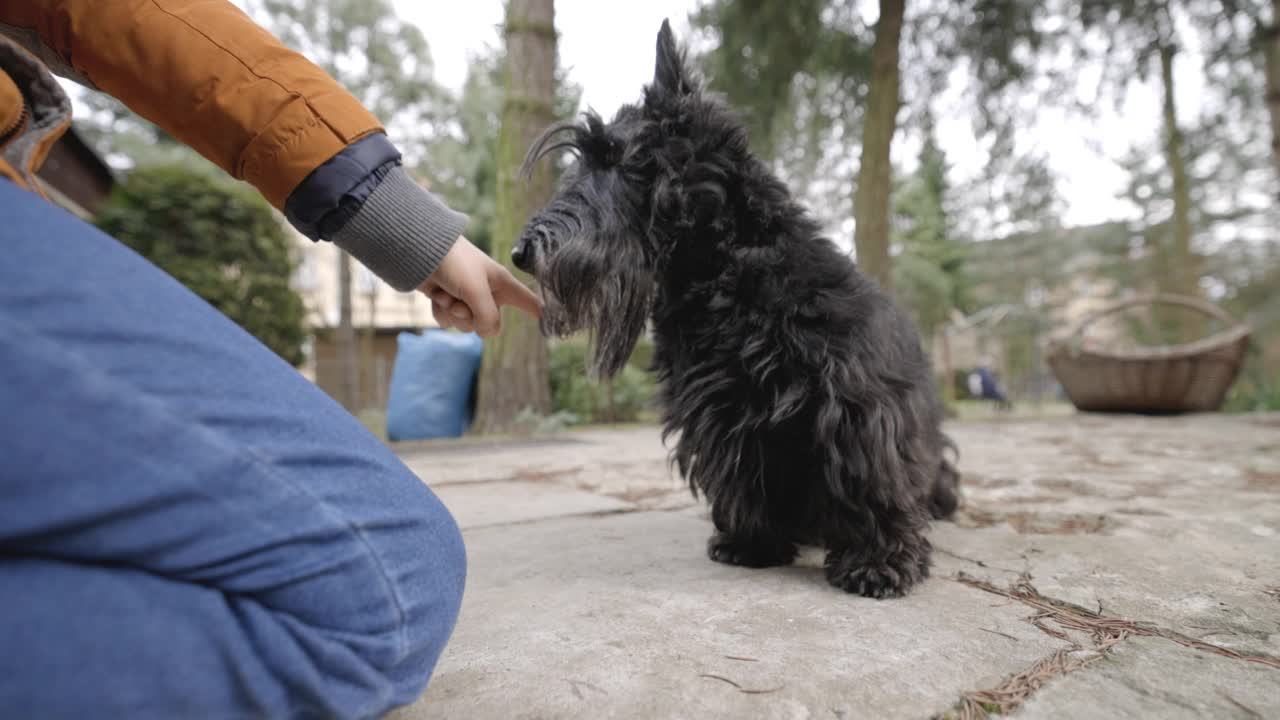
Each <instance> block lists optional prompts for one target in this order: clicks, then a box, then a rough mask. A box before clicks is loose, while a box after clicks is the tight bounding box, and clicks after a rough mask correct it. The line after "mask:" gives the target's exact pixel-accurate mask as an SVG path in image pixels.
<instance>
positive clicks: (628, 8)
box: [396, 0, 1203, 224]
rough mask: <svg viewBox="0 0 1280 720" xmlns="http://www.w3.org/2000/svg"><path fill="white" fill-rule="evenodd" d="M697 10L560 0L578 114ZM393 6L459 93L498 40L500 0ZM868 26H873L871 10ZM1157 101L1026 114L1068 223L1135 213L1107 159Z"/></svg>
mask: <svg viewBox="0 0 1280 720" xmlns="http://www.w3.org/2000/svg"><path fill="white" fill-rule="evenodd" d="M698 4H699V2H698V0H649V1H648V2H621V1H619V0H558V1H557V2H556V27H557V29H558V30H559V31H560V61H561V64H562V65H564V66H565V67H566V68H567V69H568V72H569V76H570V78H571V79H572V80H573V81H574V82H576V83H577V84H578V85H579V86H580V87H581V88H582V92H583V95H582V102H583V105H584V107H586V106H590V107H593V108H595V109H596V110H597V111H599V112H600V113H602V114H603V115H605V117H609V116H610V115H611V114H612V113H613V111H614V110H615V109H616V108H617V107H618V106H619V105H620V104H622V103H625V102H630V101H632V100H634V99H636V98H638V97H639V93H640V87H641V85H642V84H644V83H645V82H646V81H648V80H649V79H650V78H651V77H652V73H653V52H654V50H653V47H654V38H655V35H656V34H657V30H658V27H659V26H660V25H661V23H662V20H663V18H670V19H671V24H672V27H673V28H674V29H675V31H676V35H677V37H687V36H688V21H687V18H688V15H689V13H690V11H691V10H693V9H694V8H696V7H697V6H698ZM396 7H397V9H398V10H399V12H400V13H401V15H402V16H403V17H404V18H405V19H407V20H410V21H412V22H414V23H416V24H418V25H419V26H420V27H421V28H422V30H423V32H424V33H425V34H426V37H427V41H428V43H429V44H430V48H431V55H432V59H433V60H434V62H435V68H436V77H437V79H438V80H439V81H440V82H441V83H442V84H443V85H445V86H446V87H450V88H453V89H457V88H460V87H461V85H462V82H463V80H464V79H465V77H466V71H467V63H468V58H469V56H470V55H471V54H473V53H475V52H477V51H479V50H482V49H483V48H485V47H493V46H495V45H496V44H497V43H498V41H499V37H498V33H497V29H496V28H497V26H498V25H499V23H501V22H502V13H503V8H502V2H501V0H471V1H470V2H467V3H461V2H456V0H455V1H450V2H442V1H441V0H434V1H431V2H423V1H422V0H396ZM867 19H868V20H870V21H874V19H875V11H874V9H871V10H870V11H869V16H868V18H867ZM1193 62H1194V61H1193V60H1191V59H1190V58H1189V57H1188V56H1186V55H1184V56H1180V58H1179V63H1180V64H1179V66H1178V78H1177V80H1178V82H1179V86H1178V98H1177V99H1178V102H1179V113H1180V115H1181V116H1182V118H1183V121H1184V122H1187V121H1189V120H1190V119H1191V118H1193V117H1195V115H1196V114H1197V113H1198V109H1199V108H1198V106H1199V96H1200V93H1201V91H1202V89H1203V80H1202V77H1201V75H1200V73H1199V72H1198V71H1197V68H1195V67H1193ZM959 94H960V90H959V89H955V90H953V91H952V92H950V93H948V94H946V95H944V96H943V97H942V98H940V99H939V102H938V105H937V106H936V109H937V110H939V111H940V112H938V117H939V143H940V144H941V145H942V147H943V149H944V150H945V151H946V152H947V156H948V159H949V160H950V161H951V163H952V164H953V174H954V176H955V178H954V179H963V178H968V177H972V176H974V175H975V174H976V173H977V171H978V170H979V167H980V163H982V162H983V161H984V157H983V153H982V151H981V150H980V148H979V146H978V143H977V141H976V140H975V138H974V136H973V132H972V129H971V124H970V119H969V117H968V116H967V115H966V114H964V113H957V112H946V108H947V106H949V105H951V104H953V103H956V104H957V106H958V103H959V101H960V97H959ZM1159 103H1160V95H1159V94H1158V93H1157V92H1156V90H1155V88H1151V87H1146V86H1141V87H1135V88H1134V89H1132V90H1131V91H1130V93H1129V95H1128V97H1127V100H1126V102H1125V104H1124V106H1123V108H1122V112H1123V116H1120V115H1118V114H1117V113H1116V112H1115V111H1114V110H1112V109H1111V107H1112V105H1111V103H1110V101H1104V103H1103V105H1104V106H1105V107H1106V108H1107V109H1106V110H1104V111H1103V112H1102V113H1101V117H1100V118H1099V119H1097V120H1084V119H1080V118H1069V117H1066V116H1065V115H1064V113H1062V112H1058V111H1052V112H1046V111H1038V110H1036V109H1034V108H1032V109H1029V110H1031V111H1032V112H1034V113H1035V114H1037V115H1038V123H1037V128H1038V129H1037V131H1036V132H1033V133H1028V139H1029V140H1030V141H1031V142H1032V143H1034V145H1035V146H1036V147H1037V149H1039V150H1042V151H1044V152H1045V153H1046V154H1047V155H1048V156H1049V159H1050V163H1051V165H1052V166H1053V168H1054V169H1055V170H1056V171H1057V173H1058V175H1059V181H1060V186H1059V191H1060V192H1061V194H1062V195H1063V197H1064V199H1065V200H1066V203H1067V208H1066V218H1065V220H1066V221H1067V222H1068V223H1070V224H1083V223H1093V222H1101V221H1104V220H1109V219H1117V218H1122V217H1126V216H1128V215H1129V214H1130V213H1131V212H1132V209H1131V207H1130V206H1129V205H1128V204H1127V203H1125V202H1124V201H1121V200H1119V199H1118V198H1117V196H1118V195H1119V193H1120V192H1121V190H1122V188H1123V187H1124V183H1125V174H1124V172H1123V171H1122V170H1121V169H1120V168H1119V167H1118V166H1117V165H1116V164H1115V162H1114V161H1113V160H1111V159H1110V158H1113V157H1120V156H1121V155H1123V154H1124V152H1125V151H1126V150H1127V149H1128V148H1129V147H1130V146H1131V145H1133V144H1136V143H1145V142H1149V141H1151V140H1152V139H1154V138H1155V137H1156V133H1157V132H1158V128H1157V123H1158V119H1159ZM1100 151H1101V152H1100ZM914 154H915V147H914V146H913V144H912V143H910V142H909V141H906V140H904V139H903V138H902V133H899V138H898V140H897V141H896V142H895V146H894V150H893V158H894V161H895V163H901V164H902V165H903V166H908V165H909V164H910V163H911V162H912V160H913V159H914V157H913V156H914ZM850 162H851V163H853V162H856V158H853V157H851V158H850Z"/></svg>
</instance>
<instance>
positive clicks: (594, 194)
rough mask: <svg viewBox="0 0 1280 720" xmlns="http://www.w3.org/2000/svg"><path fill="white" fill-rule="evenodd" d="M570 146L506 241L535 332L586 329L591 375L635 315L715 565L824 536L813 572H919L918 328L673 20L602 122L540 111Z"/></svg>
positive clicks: (938, 513)
mask: <svg viewBox="0 0 1280 720" xmlns="http://www.w3.org/2000/svg"><path fill="white" fill-rule="evenodd" d="M559 149H569V150H572V151H574V152H575V153H576V154H577V156H578V158H577V161H576V164H575V165H574V167H573V168H571V169H570V170H569V171H568V172H567V174H566V177H565V180H564V184H563V187H562V189H561V191H560V192H559V194H558V195H557V196H556V197H555V198H554V199H553V200H552V201H551V203H550V204H549V205H548V206H547V207H546V208H544V209H543V210H542V211H540V212H539V213H538V214H537V215H536V216H535V217H533V218H532V219H531V220H530V222H529V224H528V225H527V227H526V228H525V230H524V232H523V233H522V235H521V237H520V239H519V241H518V243H517V245H516V248H515V250H514V252H513V259H514V261H515V264H516V265H517V266H518V267H519V268H521V269H523V270H525V271H527V272H531V273H533V274H534V275H535V277H536V278H537V279H538V280H539V283H540V285H541V288H542V292H543V295H544V299H545V301H546V303H547V309H546V311H545V314H544V331H545V332H548V333H556V334H564V333H568V332H572V331H575V330H578V329H582V328H590V329H591V330H592V331H593V332H594V335H595V349H594V354H593V369H594V371H595V372H596V373H597V374H598V375H603V376H611V375H613V374H614V373H616V372H617V371H618V370H620V369H621V368H622V367H623V365H625V363H626V361H627V359H628V357H629V356H630V354H631V352H632V350H633V349H634V347H635V344H636V341H637V339H638V338H639V336H640V334H641V332H642V331H643V330H644V328H645V322H646V320H650V321H651V322H652V324H653V332H654V338H655V354H654V365H655V367H654V369H655V370H656V372H657V374H658V378H659V380H660V381H661V393H660V399H661V401H662V404H663V410H664V431H663V437H664V439H665V438H667V437H668V436H670V435H671V434H673V433H678V439H677V442H676V446H675V449H674V451H673V457H674V459H675V461H676V463H677V465H678V466H679V469H680V472H681V473H682V474H683V475H684V476H685V477H686V478H687V479H688V482H689V485H690V487H691V489H692V490H693V492H694V494H695V495H696V494H697V493H698V492H699V491H701V492H702V493H703V494H704V495H705V496H706V498H707V499H708V501H709V502H710V505H711V516H712V519H713V520H714V522H715V526H716V530H717V532H716V534H715V535H714V536H713V537H712V538H711V541H710V543H709V547H708V552H709V554H710V556H711V558H712V559H713V560H717V561H719V562H724V563H731V564H734V565H746V566H748V567H766V566H770V565H783V564H786V563H789V562H791V561H792V560H793V559H795V556H796V545H797V543H800V544H813V545H822V546H824V547H825V548H826V551H827V554H826V562H825V568H826V576H827V579H828V580H829V581H830V582H831V584H833V585H835V586H836V587H839V588H842V589H844V590H846V591H848V592H854V593H859V594H861V595H866V596H870V597H877V598H879V597H890V596H897V595H902V594H903V593H905V592H907V591H908V590H909V589H910V588H911V586H912V585H914V584H915V583H917V582H919V581H920V580H921V579H922V578H924V577H925V576H927V575H928V572H929V555H930V552H931V550H932V548H931V546H930V544H929V541H928V539H926V538H925V535H924V533H925V531H926V529H927V527H928V525H929V520H930V516H931V515H932V517H935V518H943V517H947V516H949V515H950V514H951V513H952V512H953V511H954V510H955V508H956V505H957V502H958V496H957V492H958V489H957V475H956V473H955V471H954V470H953V469H952V467H951V465H950V464H949V463H948V462H947V460H946V459H945V458H944V452H945V451H946V450H947V449H949V448H950V447H951V445H950V442H949V441H948V440H947V438H946V437H945V436H944V435H943V434H942V431H941V429H940V424H941V420H942V408H941V403H940V401H939V399H938V397H937V392H936V390H935V387H934V382H933V378H932V375H931V372H930V368H929V363H928V360H927V358H926V357H925V354H924V352H923V351H922V349H921V346H920V341H919V337H918V335H917V333H916V331H915V329H914V328H913V327H912V325H911V323H910V321H909V320H908V319H907V317H906V316H905V315H904V314H903V313H902V312H901V311H900V310H899V309H898V308H897V307H895V306H894V304H893V303H892V301H891V300H890V299H889V298H888V297H887V296H886V295H885V294H884V293H882V292H881V291H880V290H879V289H878V286H877V285H876V284H875V283H874V282H873V281H871V280H869V279H867V278H866V277H865V276H863V275H862V274H860V273H859V272H858V271H857V270H856V269H855V267H854V265H853V263H852V262H851V261H850V260H849V259H848V258H847V257H846V256H845V255H844V254H843V253H841V252H839V251H838V250H837V249H836V248H835V247H834V246H833V245H832V244H831V243H830V242H829V241H828V240H826V239H825V238H822V237H820V236H819V230H818V227H817V225H816V224H815V223H814V221H813V220H812V219H810V217H809V216H808V215H807V214H806V212H805V210H804V209H803V208H801V207H800V206H799V205H797V204H796V203H795V201H793V200H792V198H791V196H790V194H789V193H788V191H787V188H786V187H785V186H784V185H783V184H782V183H781V182H780V181H779V180H778V179H777V178H776V177H774V175H773V174H772V173H771V172H770V171H769V169H768V168H767V167H766V166H765V165H764V163H762V162H761V161H760V160H758V159H757V158H756V157H754V156H753V155H752V154H751V153H750V152H749V151H748V149H747V137H746V133H745V131H744V129H743V126H742V124H741V123H739V122H738V121H736V120H735V119H734V118H733V116H732V115H731V113H730V112H729V111H728V109H727V108H726V107H725V106H724V105H723V104H722V103H720V102H718V101H717V100H716V99H714V98H711V97H708V96H707V95H706V94H705V93H704V92H703V91H702V89H701V88H700V87H699V85H698V84H697V83H695V81H694V80H693V79H692V77H691V75H690V72H689V69H688V67H687V66H686V63H685V59H684V57H683V54H682V53H681V52H680V51H679V50H677V48H676V44H675V40H674V38H673V37H672V34H671V28H670V26H669V25H668V24H667V23H665V22H664V23H663V25H662V30H661V32H660V33H659V34H658V59H657V68H656V72H655V74H654V78H653V84H652V85H650V86H648V87H646V88H645V90H644V99H643V101H642V102H641V103H640V104H638V105H629V106H625V107H623V108H621V109H620V110H619V111H618V113H617V116H616V117H615V118H614V120H613V122H611V123H608V124H605V123H604V122H603V121H602V120H601V118H600V117H599V116H597V115H594V114H592V113H588V114H587V115H586V119H585V121H584V122H583V123H582V124H574V123H561V124H559V125H555V126H552V127H551V128H550V129H548V130H547V132H546V133H544V134H543V136H542V137H541V138H540V139H539V140H538V141H537V142H536V143H535V144H534V146H533V147H532V148H531V149H530V152H529V157H528V159H527V160H526V163H525V167H526V170H527V169H528V168H529V167H530V166H531V164H532V163H533V162H535V161H537V160H538V159H539V158H540V157H542V156H544V155H546V154H547V153H549V152H552V151H555V150H559Z"/></svg>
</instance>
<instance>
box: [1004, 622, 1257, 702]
mask: <svg viewBox="0 0 1280 720" xmlns="http://www.w3.org/2000/svg"><path fill="white" fill-rule="evenodd" d="M1090 708H1092V709H1093V711H1094V712H1090ZM1094 713H1096V714H1094ZM1090 716H1092V717H1108V718H1160V719H1161V720H1199V719H1200V718H1215V719H1220V720H1228V719H1230V718H1237V719H1238V720H1260V719H1261V718H1277V717H1280V672H1277V671H1275V670H1273V669H1270V668H1266V667H1263V666H1260V665H1254V664H1250V663H1242V662H1240V661H1238V660H1231V659H1229V658H1224V657H1221V656H1218V655H1214V654H1212V653H1204V652H1195V651H1187V650H1186V648H1183V647H1180V646H1178V645H1175V644H1173V643H1170V642H1169V641H1168V640H1163V639H1160V638H1134V639H1132V640H1126V641H1125V642H1124V643H1122V644H1120V645H1118V646H1116V648H1115V649H1114V650H1113V651H1112V652H1111V653H1110V654H1109V655H1108V657H1106V658H1103V659H1102V660H1100V661H1098V662H1096V663H1093V664H1091V665H1089V666H1088V667H1086V668H1085V669H1083V670H1080V671H1079V672H1076V673H1073V674H1070V675H1067V676H1065V677H1062V678H1059V679H1058V680H1056V681H1054V682H1053V683H1050V684H1049V685H1047V686H1045V687H1044V688H1043V689H1042V690H1041V691H1040V692H1038V693H1036V694H1035V696H1034V697H1033V698H1032V699H1031V700H1030V702H1028V703H1027V704H1026V705H1024V706H1023V707H1022V708H1020V709H1019V710H1018V711H1017V712H1015V713H1014V714H1013V717H1016V718H1019V719H1021V720H1041V719H1043V720H1052V719H1054V718H1067V717H1090Z"/></svg>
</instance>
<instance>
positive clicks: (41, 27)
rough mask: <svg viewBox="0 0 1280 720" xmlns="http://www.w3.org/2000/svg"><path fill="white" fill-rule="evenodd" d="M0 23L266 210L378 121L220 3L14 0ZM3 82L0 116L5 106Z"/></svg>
mask: <svg viewBox="0 0 1280 720" xmlns="http://www.w3.org/2000/svg"><path fill="white" fill-rule="evenodd" d="M0 23H3V24H5V25H9V26H11V27H16V28H23V29H29V30H30V31H33V32H34V34H35V35H37V36H38V38H39V40H40V41H41V43H42V45H43V46H45V47H46V48H48V49H49V50H51V51H52V53H54V54H55V55H54V57H53V58H43V59H46V61H47V60H49V59H52V60H54V61H55V62H61V63H65V65H66V66H69V68H70V69H72V70H74V71H75V73H77V74H78V75H79V78H77V79H79V80H84V81H87V83H88V84H90V85H91V86H92V87H96V88H97V89H99V90H101V91H103V92H105V93H107V94H108V95H111V96H113V97H115V98H117V99H118V100H120V101H121V102H123V103H124V104H125V105H127V106H129V108H130V109H132V110H133V111H134V112H136V113H138V114H139V115H141V116H143V117H145V118H146V119H148V120H150V121H151V122H153V123H155V124H156V125H158V126H159V127H161V128H163V129H164V130H165V131H166V132H168V133H169V134H171V135H173V136H174V137H175V138H177V139H178V140H181V141H182V142H183V143H185V144H187V145H189V146H191V148H192V149H193V150H195V151H196V152H199V153H200V154H201V155H203V156H205V157H206V158H208V159H209V160H211V161H212V162H213V163H215V164H216V165H218V166H219V167H221V168H222V169H223V170H226V171H227V172H228V173H230V174H231V175H232V176H234V177H236V178H239V179H242V180H244V181H246V182H248V183H249V184H251V185H253V186H254V187H256V188H258V190H259V191H260V192H261V193H262V194H263V196H265V197H266V198H267V200H268V201H270V202H271V204H272V205H274V206H276V207H277V208H283V207H284V202H285V200H286V199H287V198H288V196H289V193H290V192H291V191H292V190H293V189H294V188H295V187H297V186H298V184H299V183H301V182H302V180H303V179H304V178H305V177H306V176H307V175H308V174H310V173H311V171H313V170H315V169H316V168H317V167H318V166H319V165H320V164H321V163H323V162H325V161H326V160H328V159H329V158H331V157H333V156H334V155H336V154H337V153H338V152H339V151H340V150H342V149H343V148H345V147H346V146H347V145H349V144H350V143H352V142H354V141H355V140H358V139H359V138H361V137H364V136H365V135H368V134H369V133H373V132H377V131H380V130H382V126H381V125H380V124H379V122H378V119H377V118H375V117H374V116H373V115H372V114H370V113H369V111H368V110H366V109H365V108H364V107H363V106H362V105H361V104H360V102H359V101H357V100H356V99H355V98H354V97H352V96H351V94H350V93H348V92H347V91H346V90H344V89H343V88H342V87H341V86H340V85H338V84H337V83H336V82H335V81H334V80H333V79H332V78H330V77H329V76H328V75H327V74H326V73H325V72H324V71H323V70H321V69H320V68H319V67H317V66H315V65H314V64H312V63H311V62H310V61H308V60H307V59H306V58H304V57H302V56H301V55H299V54H298V53H296V52H294V51H292V50H290V49H288V48H286V47H284V45H282V44H281V43H280V41H279V40H277V39H276V38H275V37H274V36H272V35H271V34H270V33H268V32H267V31H266V30H263V29H262V28H260V27H259V26H258V25H257V24H255V23H254V22H253V21H252V20H250V19H249V17H248V16H247V15H245V14H244V13H243V12H241V11H240V9H238V8H237V7H235V6H234V5H232V4H230V3H228V2H223V1H222V0H204V1H200V0H110V1H104V0H18V1H16V2H4V3H0ZM24 44H25V43H24ZM49 64H50V66H51V67H52V68H53V69H54V70H55V71H57V70H58V69H59V68H58V67H57V66H56V65H54V63H49ZM4 85H5V83H4V81H0V125H3V124H4V119H5V114H6V113H7V114H9V115H12V114H13V110H12V91H9V102H6V101H5V100H6V98H5V96H4V93H5V92H6V91H5V89H4Z"/></svg>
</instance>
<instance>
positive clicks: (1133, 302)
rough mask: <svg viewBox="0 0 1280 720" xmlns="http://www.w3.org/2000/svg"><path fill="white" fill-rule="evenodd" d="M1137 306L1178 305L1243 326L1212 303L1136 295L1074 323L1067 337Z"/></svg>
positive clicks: (1199, 300)
mask: <svg viewBox="0 0 1280 720" xmlns="http://www.w3.org/2000/svg"><path fill="white" fill-rule="evenodd" d="M1139 305H1180V306H1182V307H1185V308H1189V309H1191V310H1198V311H1199V312H1201V313H1204V314H1205V315H1209V316H1211V317H1214V318H1217V319H1218V320H1221V321H1222V322H1224V323H1226V324H1227V325H1234V326H1243V324H1242V323H1241V322H1240V321H1239V320H1237V319H1235V318H1234V317H1232V316H1231V314H1230V313H1228V312H1227V311H1226V310H1223V309H1222V308H1220V307H1218V306H1217V305H1214V304H1213V303H1210V302H1206V301H1204V300H1201V299H1200V298H1194V297H1188V296H1186V295H1171V294H1168V293H1157V294H1154V295H1138V296H1136V297H1131V298H1127V299H1125V300H1119V301H1117V302H1114V303H1111V304H1110V305H1107V306H1106V307H1104V308H1101V309H1099V310H1096V311H1094V312H1093V313H1090V314H1089V315H1086V316H1085V317H1084V319H1083V320H1081V321H1080V322H1078V323H1076V325H1075V327H1073V328H1072V329H1071V332H1070V333H1068V334H1067V337H1076V336H1078V335H1080V334H1082V333H1083V332H1084V330H1085V328H1087V327H1089V326H1090V325H1092V324H1094V323H1095V322H1097V321H1099V320H1101V319H1102V318H1104V317H1107V316H1109V315H1114V314H1116V313H1118V312H1120V311H1121V310H1128V309H1129V308H1131V307H1137V306H1139Z"/></svg>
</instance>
